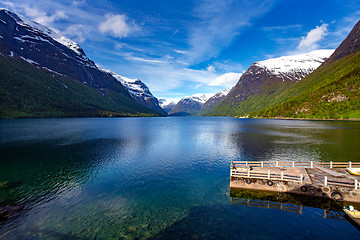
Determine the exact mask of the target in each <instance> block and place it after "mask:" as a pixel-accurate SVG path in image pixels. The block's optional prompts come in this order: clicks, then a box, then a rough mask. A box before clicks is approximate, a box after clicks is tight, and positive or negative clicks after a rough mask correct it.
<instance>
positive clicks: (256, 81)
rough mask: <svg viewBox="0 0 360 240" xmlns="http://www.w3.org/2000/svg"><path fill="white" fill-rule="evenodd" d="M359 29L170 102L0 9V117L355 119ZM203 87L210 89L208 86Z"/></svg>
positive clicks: (359, 91) (359, 111)
mask: <svg viewBox="0 0 360 240" xmlns="http://www.w3.org/2000/svg"><path fill="white" fill-rule="evenodd" d="M359 39H360V23H359V22H358V23H357V24H356V25H355V27H354V29H353V30H352V31H351V33H350V34H349V36H348V37H347V38H346V39H345V40H344V41H343V42H342V43H341V45H340V46H339V47H338V48H337V49H336V50H335V51H334V50H317V51H313V52H310V53H307V54H301V55H294V56H284V57H279V58H273V59H269V60H265V61H259V62H255V63H254V64H252V65H251V66H250V67H249V69H248V70H247V71H246V72H245V73H243V74H241V73H228V74H224V75H222V76H220V77H218V78H217V79H215V80H213V81H212V82H211V84H212V85H214V86H215V85H219V84H220V83H223V82H229V81H233V80H234V79H236V78H239V80H238V82H237V83H236V85H235V86H234V87H232V88H231V89H227V90H224V91H222V92H219V93H217V94H195V95H192V96H189V97H185V98H183V99H181V100H180V101H179V102H178V103H177V104H175V103H174V102H168V101H166V100H165V99H160V100H158V99H157V98H156V97H154V96H153V95H152V94H151V92H150V90H149V88H148V87H147V86H146V85H145V84H144V83H143V82H142V81H141V80H139V79H129V78H126V77H123V76H121V75H118V74H116V73H114V72H111V71H109V70H101V69H99V68H98V67H97V66H96V64H95V63H94V62H93V61H92V60H90V59H89V58H88V57H87V56H86V54H85V53H84V51H83V49H82V48H81V47H80V46H79V45H78V44H77V43H75V42H74V41H72V40H70V39H67V38H66V37H64V36H61V35H60V34H58V33H57V32H55V31H54V30H51V29H49V28H47V27H45V26H43V25H41V24H38V23H35V22H32V21H30V20H27V19H26V18H24V17H22V16H20V15H17V14H15V13H13V12H10V11H8V10H6V9H0V84H1V88H0V117H1V118H29V117H111V116H165V115H167V113H168V114H169V115H173V116H187V115H213V116H249V117H262V118H266V117H276V118H319V119H329V118H331V119H348V118H350V119H354V118H358V119H359V118H360V97H359V96H360V86H359V82H360V66H359V65H360V64H359V63H360V41H359ZM209 85H210V84H209Z"/></svg>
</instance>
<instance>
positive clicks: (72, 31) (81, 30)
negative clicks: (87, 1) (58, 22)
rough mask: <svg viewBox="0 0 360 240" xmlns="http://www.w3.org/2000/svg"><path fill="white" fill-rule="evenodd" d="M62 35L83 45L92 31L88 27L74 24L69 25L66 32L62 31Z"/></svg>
mask: <svg viewBox="0 0 360 240" xmlns="http://www.w3.org/2000/svg"><path fill="white" fill-rule="evenodd" d="M61 33H62V34H63V35H65V36H68V37H70V38H71V39H72V40H74V41H76V42H78V43H82V42H84V41H85V40H86V37H87V35H88V34H89V33H90V29H89V27H88V26H84V25H82V24H73V25H69V26H68V27H67V28H66V29H65V31H62V32H61Z"/></svg>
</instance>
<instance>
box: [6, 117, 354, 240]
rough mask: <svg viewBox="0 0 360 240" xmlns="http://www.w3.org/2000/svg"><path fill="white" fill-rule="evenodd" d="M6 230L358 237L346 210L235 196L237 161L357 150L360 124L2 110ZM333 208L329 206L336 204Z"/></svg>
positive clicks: (38, 235) (27, 235)
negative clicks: (8, 113)
mask: <svg viewBox="0 0 360 240" xmlns="http://www.w3.org/2000/svg"><path fill="white" fill-rule="evenodd" d="M0 134H1V139H0V156H1V159H0V186H1V183H6V182H10V183H14V184H13V185H12V187H11V188H3V189H1V188H0V206H5V205H21V206H24V210H23V211H22V212H21V213H20V214H19V215H18V216H17V217H14V218H11V219H9V220H7V221H5V222H1V223H0V238H1V239H286V240H288V239H305V238H307V239H360V231H359V230H358V229H357V228H355V227H354V226H353V225H351V224H350V223H349V222H348V221H347V220H346V219H344V218H343V214H342V213H341V211H338V212H336V211H335V212H334V211H332V212H331V213H333V214H335V215H336V217H328V216H326V211H325V209H322V208H319V207H318V206H315V205H314V206H312V205H311V204H307V205H306V206H300V207H301V211H300V212H289V211H284V210H281V209H271V208H259V207H249V206H246V205H244V204H234V201H232V197H230V189H229V183H230V163H231V161H233V160H259V161H275V160H278V161H330V160H331V161H353V162H356V161H360V151H358V148H359V146H360V123H359V122H338V121H295V120H291V121H290V120H262V119H235V118H226V117H167V118H104V119H102V118H88V119H27V120H1V121H0ZM330 210H331V209H330Z"/></svg>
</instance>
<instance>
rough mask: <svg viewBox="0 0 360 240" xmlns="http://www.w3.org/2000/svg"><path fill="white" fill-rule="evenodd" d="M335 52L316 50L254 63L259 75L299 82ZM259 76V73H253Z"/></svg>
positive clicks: (332, 50)
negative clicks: (267, 74) (265, 73)
mask: <svg viewBox="0 0 360 240" xmlns="http://www.w3.org/2000/svg"><path fill="white" fill-rule="evenodd" d="M334 51H335V50H334V49H331V50H327V49H326V50H325V49H324V50H316V51H312V52H310V53H306V54H301V55H293V56H284V57H279V58H272V59H269V60H265V61H260V62H256V63H254V66H255V67H257V68H258V69H257V70H258V71H259V73H260V72H261V71H267V72H268V73H269V74H270V75H274V76H279V77H281V78H283V80H284V81H285V79H287V80H290V81H299V80H301V79H302V78H304V77H305V76H307V75H309V74H310V73H311V72H313V71H314V70H315V69H316V68H318V67H319V66H320V65H321V64H322V63H323V62H324V61H325V60H326V59H328V58H329V57H330V56H331V54H333V52H334ZM251 74H258V72H255V73H254V72H251Z"/></svg>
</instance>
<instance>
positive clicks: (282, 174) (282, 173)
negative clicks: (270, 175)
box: [281, 172, 284, 180]
mask: <svg viewBox="0 0 360 240" xmlns="http://www.w3.org/2000/svg"><path fill="white" fill-rule="evenodd" d="M281 180H284V172H281Z"/></svg>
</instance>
